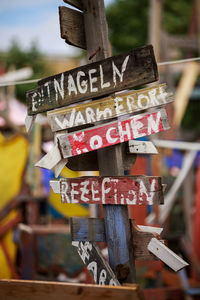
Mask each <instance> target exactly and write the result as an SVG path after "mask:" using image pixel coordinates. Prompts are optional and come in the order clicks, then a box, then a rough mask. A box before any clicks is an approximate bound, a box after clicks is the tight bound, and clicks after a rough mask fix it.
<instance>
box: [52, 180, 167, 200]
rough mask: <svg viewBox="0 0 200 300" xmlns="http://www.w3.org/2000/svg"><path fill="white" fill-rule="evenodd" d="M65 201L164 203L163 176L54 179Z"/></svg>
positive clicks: (53, 182) (53, 183)
mask: <svg viewBox="0 0 200 300" xmlns="http://www.w3.org/2000/svg"><path fill="white" fill-rule="evenodd" d="M58 182H59V184H60V188H59V190H57V191H55V192H58V193H60V194H61V201H62V203H90V204H92V203H93V204H114V205H152V204H162V203H163V191H162V183H161V177H153V176H112V177H95V176H94V177H77V178H63V179H60V180H51V181H50V185H51V186H52V187H53V186H54V185H55V183H56V184H57V183H58Z"/></svg>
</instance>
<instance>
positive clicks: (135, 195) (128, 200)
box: [126, 190, 137, 204]
mask: <svg viewBox="0 0 200 300" xmlns="http://www.w3.org/2000/svg"><path fill="white" fill-rule="evenodd" d="M128 194H129V195H130V196H131V195H132V196H133V197H132V199H130V198H129V197H128V198H126V202H127V204H136V200H137V194H136V191H133V190H129V191H128Z"/></svg>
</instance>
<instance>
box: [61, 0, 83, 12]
mask: <svg viewBox="0 0 200 300" xmlns="http://www.w3.org/2000/svg"><path fill="white" fill-rule="evenodd" d="M63 1H64V2H65V3H67V4H70V5H72V6H74V7H76V8H78V9H80V10H82V9H83V5H82V0H63Z"/></svg>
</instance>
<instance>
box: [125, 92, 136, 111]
mask: <svg viewBox="0 0 200 300" xmlns="http://www.w3.org/2000/svg"><path fill="white" fill-rule="evenodd" d="M134 102H135V99H134V98H133V97H132V96H127V97H126V104H127V106H128V110H129V112H132V111H134V110H138V108H137V106H136V105H134Z"/></svg>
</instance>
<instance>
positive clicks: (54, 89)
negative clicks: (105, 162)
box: [27, 46, 158, 115]
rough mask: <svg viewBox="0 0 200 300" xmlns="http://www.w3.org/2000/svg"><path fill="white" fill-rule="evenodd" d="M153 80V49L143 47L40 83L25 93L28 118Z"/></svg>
mask: <svg viewBox="0 0 200 300" xmlns="http://www.w3.org/2000/svg"><path fill="white" fill-rule="evenodd" d="M157 79H158V71H157V65H156V62H155V57H154V53H153V48H152V46H144V47H141V48H137V49H135V50H132V51H129V52H127V53H125V54H120V55H117V56H113V57H110V58H107V59H104V60H102V61H99V62H96V63H91V64H88V65H85V66H82V67H79V68H76V69H72V70H70V71H66V72H64V73H60V74H57V75H54V76H51V77H48V78H45V79H42V80H40V81H39V82H38V84H39V86H38V88H36V89H34V90H32V91H29V92H28V93H27V106H28V114H29V115H34V114H37V113H40V112H44V111H48V110H51V109H55V108H58V107H62V106H66V105H68V104H72V103H76V102H78V101H82V100H87V99H91V98H95V97H100V96H104V95H108V94H110V93H113V92H116V91H121V90H123V89H127V88H132V87H135V86H138V85H143V84H146V83H150V82H154V81H156V80H157Z"/></svg>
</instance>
